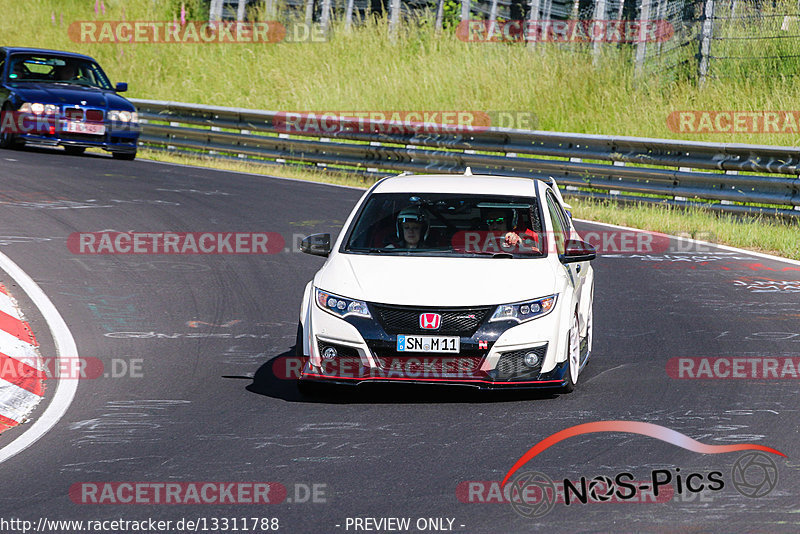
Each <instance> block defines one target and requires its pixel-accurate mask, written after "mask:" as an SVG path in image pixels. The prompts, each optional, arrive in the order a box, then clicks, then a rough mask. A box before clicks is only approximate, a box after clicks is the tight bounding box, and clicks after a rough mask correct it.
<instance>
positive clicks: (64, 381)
mask: <svg viewBox="0 0 800 534" xmlns="http://www.w3.org/2000/svg"><path fill="white" fill-rule="evenodd" d="M0 269H3V270H4V271H5V272H6V273H8V275H9V276H10V277H11V278H13V279H14V281H15V282H16V283H17V285H18V286H19V287H20V289H22V290H23V291H24V292H25V293H26V294H27V295H28V297H29V298H30V299H31V300H32V301H33V304H34V305H35V306H36V307H37V308H38V309H39V311H40V312H41V313H42V315H43V316H44V319H45V321H46V322H47V326H48V327H49V328H50V333H51V334H52V336H53V341H54V342H55V346H56V355H57V356H58V358H59V359H62V360H63V359H68V358H77V357H78V348H77V346H76V345H75V339H74V338H73V337H72V334H71V333H70V331H69V328H68V327H67V323H66V322H64V319H63V318H62V317H61V314H60V313H58V310H57V309H56V307H55V306H54V305H53V303H52V302H51V301H50V299H49V298H48V297H47V295H45V293H44V291H42V289H41V288H40V287H39V286H38V285H37V284H36V282H34V281H33V279H32V278H31V277H30V276H28V274H27V273H26V272H25V271H23V270H22V269H20V268H19V266H18V265H17V264H16V263H14V262H13V261H11V260H10V259H9V257H8V256H6V255H5V254H3V253H2V252H0ZM77 390H78V380H74V379H70V378H69V377H63V378H59V379H58V382H57V383H56V392H55V394H54V395H53V398H52V399H51V400H50V404H49V405H48V406H47V408H46V409H45V411H44V413H42V415H41V416H40V417H39V418H38V419H37V420H36V421H35V422H34V423H33V424H32V425H31V427H30V428H29V429H27V430H26V431H25V432H24V433H22V434H21V435H20V436H19V437H17V438H16V439H15V440H14V441H12V442H11V443H9V444H8V445H6V446H5V447H3V448H2V449H0V462H4V461H6V460H8V459H9V458H11V457H12V456H14V455H16V454H18V453H20V452H22V451H24V450H25V449H27V448H28V447H30V446H31V445H33V444H34V443H35V442H36V441H37V440H38V439H39V438H41V437H42V436H44V435H45V434H46V433H47V432H48V431H49V430H50V429H51V428H53V427H54V426H55V425H56V423H58V421H59V420H60V419H61V418H62V417H63V416H64V414H65V413H66V412H67V409H68V408H69V405H70V404H71V403H72V399H74V398H75V392H76V391H77Z"/></svg>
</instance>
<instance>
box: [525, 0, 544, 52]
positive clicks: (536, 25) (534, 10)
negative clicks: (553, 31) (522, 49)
mask: <svg viewBox="0 0 800 534" xmlns="http://www.w3.org/2000/svg"><path fill="white" fill-rule="evenodd" d="M540 1H541V0H531V4H530V13H528V27H527V28H525V39H527V40H528V47H531V48H532V47H534V46H536V43H537V42H538V41H539V39H542V40H544V39H545V35H546V32H547V31H548V26H547V22H546V21H545V26H544V27H542V22H543V21H542V17H541V15H540V14H539V8H540ZM530 32H534V35H533V36H531V35H530Z"/></svg>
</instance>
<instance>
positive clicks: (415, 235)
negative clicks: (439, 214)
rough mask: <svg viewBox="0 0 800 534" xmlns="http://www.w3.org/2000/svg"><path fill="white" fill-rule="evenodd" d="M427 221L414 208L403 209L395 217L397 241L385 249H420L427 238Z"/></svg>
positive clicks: (418, 210)
mask: <svg viewBox="0 0 800 534" xmlns="http://www.w3.org/2000/svg"><path fill="white" fill-rule="evenodd" d="M428 229H429V226H428V220H427V218H426V217H425V214H423V213H422V211H420V209H419V208H416V207H413V206H411V207H408V208H404V209H403V210H401V211H400V213H399V214H398V215H397V239H398V241H396V242H395V243H392V244H389V245H387V246H386V248H420V247H423V246H424V241H425V238H426V237H427V236H428Z"/></svg>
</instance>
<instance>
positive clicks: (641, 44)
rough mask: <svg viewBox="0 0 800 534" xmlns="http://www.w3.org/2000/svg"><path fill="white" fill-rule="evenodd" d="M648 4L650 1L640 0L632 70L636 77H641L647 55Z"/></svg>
mask: <svg viewBox="0 0 800 534" xmlns="http://www.w3.org/2000/svg"><path fill="white" fill-rule="evenodd" d="M650 2H651V0H642V3H641V8H640V9H641V11H640V13H639V35H638V38H637V43H636V67H635V69H634V72H635V75H636V76H637V77H638V76H641V75H642V72H643V71H644V60H645V56H646V54H647V41H646V39H647V33H646V31H645V30H646V24H647V21H648V20H650Z"/></svg>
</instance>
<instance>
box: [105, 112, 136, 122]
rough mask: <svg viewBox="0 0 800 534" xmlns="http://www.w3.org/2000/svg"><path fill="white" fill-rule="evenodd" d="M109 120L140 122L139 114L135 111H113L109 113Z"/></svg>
mask: <svg viewBox="0 0 800 534" xmlns="http://www.w3.org/2000/svg"><path fill="white" fill-rule="evenodd" d="M108 119H109V120H111V121H116V122H139V114H138V113H137V112H135V111H123V110H118V109H112V110H111V111H109V112H108Z"/></svg>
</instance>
